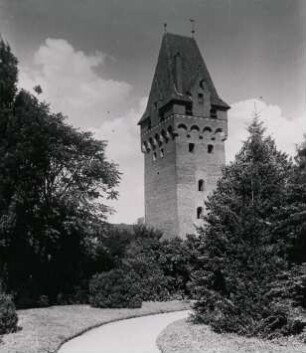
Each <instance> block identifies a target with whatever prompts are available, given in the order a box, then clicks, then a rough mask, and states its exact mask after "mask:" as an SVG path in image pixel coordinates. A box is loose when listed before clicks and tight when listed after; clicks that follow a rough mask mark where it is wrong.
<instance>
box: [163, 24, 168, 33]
mask: <svg viewBox="0 0 306 353" xmlns="http://www.w3.org/2000/svg"><path fill="white" fill-rule="evenodd" d="M167 26H168V24H167V22H165V23H164V32H165V33H167Z"/></svg>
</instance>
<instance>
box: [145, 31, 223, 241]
mask: <svg viewBox="0 0 306 353" xmlns="http://www.w3.org/2000/svg"><path fill="white" fill-rule="evenodd" d="M229 108H230V107H229V106H228V105H227V104H226V103H225V102H224V101H223V100H222V99H221V98H220V97H219V95H218V93H217V91H216V88H215V86H214V84H213V82H212V79H211V77H210V74H209V72H208V70H207V68H206V65H205V63H204V61H203V58H202V55H201V53H200V50H199V48H198V46H197V43H196V41H195V39H194V38H191V37H184V36H180V35H174V34H170V33H166V34H164V36H163V40H162V44H161V48H160V52H159V56H158V62H157V66H156V69H155V74H154V78H153V82H152V86H151V91H150V95H149V100H148V104H147V108H146V110H145V112H144V114H143V116H142V118H141V120H140V121H139V125H140V128H141V149H142V152H143V153H144V158H145V223H146V224H148V225H150V226H153V227H156V228H159V229H161V230H162V231H163V232H164V237H165V238H171V237H174V236H180V237H182V238H184V237H185V236H186V234H191V233H194V232H195V227H194V226H195V225H197V224H199V222H200V220H201V218H202V216H203V215H204V214H205V205H204V200H205V199H206V198H207V195H208V194H209V193H210V192H211V191H212V190H213V189H214V188H215V186H216V181H217V179H218V177H219V176H220V173H221V167H222V166H223V165H224V163H225V151H224V141H225V139H226V137H227V110H228V109H229Z"/></svg>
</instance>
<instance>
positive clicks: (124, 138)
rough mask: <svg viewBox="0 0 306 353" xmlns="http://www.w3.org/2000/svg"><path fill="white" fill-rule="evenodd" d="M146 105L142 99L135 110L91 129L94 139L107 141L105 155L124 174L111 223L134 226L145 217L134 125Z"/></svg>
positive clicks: (138, 139) (140, 163)
mask: <svg viewBox="0 0 306 353" xmlns="http://www.w3.org/2000/svg"><path fill="white" fill-rule="evenodd" d="M146 101H147V99H146V98H143V99H141V100H140V101H139V104H138V106H137V107H136V108H135V109H131V110H130V111H129V112H128V113H127V114H125V115H122V116H120V117H117V118H115V119H113V120H111V121H106V122H104V123H103V124H102V125H101V126H100V127H99V128H97V129H92V131H93V133H94V134H95V136H96V137H97V138H99V139H102V140H107V141H108V146H107V151H106V152H107V155H108V156H109V157H110V158H111V159H112V160H114V161H115V162H116V163H119V169H120V171H121V172H122V173H123V177H122V181H121V183H120V186H119V194H120V197H119V199H118V200H117V201H114V202H112V203H111V206H113V207H114V208H115V209H116V213H115V214H114V215H112V216H111V217H110V221H111V222H113V223H121V222H125V223H135V222H136V221H137V219H138V218H139V217H143V216H144V165H143V154H142V153H141V150H140V137H139V127H138V126H137V122H138V121H139V119H140V116H141V114H142V113H143V112H144V109H145V105H146Z"/></svg>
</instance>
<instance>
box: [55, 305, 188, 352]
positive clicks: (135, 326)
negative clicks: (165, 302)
mask: <svg viewBox="0 0 306 353" xmlns="http://www.w3.org/2000/svg"><path fill="white" fill-rule="evenodd" d="M188 314H189V311H187V310H185V311H178V312H173V313H166V314H157V315H149V316H143V317H139V318H133V319H127V320H121V321H117V322H113V323H109V324H105V325H103V326H100V327H98V328H95V329H92V330H90V331H88V332H86V333H84V334H82V335H81V336H78V337H76V338H74V339H72V340H70V341H68V342H66V343H65V344H64V345H63V346H62V347H61V348H60V350H59V351H58V353H85V352H86V353H158V352H160V351H159V349H158V348H157V345H156V339H157V336H158V335H159V334H160V332H161V331H162V330H163V329H165V328H166V327H167V326H168V325H169V324H170V323H172V322H174V321H176V320H181V319H184V318H187V316H188Z"/></svg>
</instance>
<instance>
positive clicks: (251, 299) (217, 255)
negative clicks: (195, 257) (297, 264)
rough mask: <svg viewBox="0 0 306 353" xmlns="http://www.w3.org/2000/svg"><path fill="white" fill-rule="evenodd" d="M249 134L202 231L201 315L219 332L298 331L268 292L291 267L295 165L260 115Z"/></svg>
mask: <svg viewBox="0 0 306 353" xmlns="http://www.w3.org/2000/svg"><path fill="white" fill-rule="evenodd" d="M248 131H249V137H248V139H247V140H246V141H245V142H244V144H243V146H242V149H241V151H240V152H239V153H238V154H237V156H236V159H235V161H234V162H233V163H231V164H230V165H229V166H227V167H225V169H224V170H223V175H222V177H221V179H220V180H219V182H218V184H217V188H216V190H215V192H214V193H213V195H212V196H211V197H210V198H209V199H208V202H207V210H208V213H207V215H206V217H205V222H206V224H205V225H204V226H203V227H201V228H200V230H199V232H200V240H201V244H200V247H199V252H200V256H199V261H200V262H201V266H200V270H199V271H197V272H196V273H195V275H194V281H193V290H194V293H195V295H196V296H197V298H198V300H197V302H196V304H195V319H196V320H198V321H201V322H205V323H209V324H211V325H212V326H213V328H214V329H216V330H217V331H232V332H238V333H241V334H251V335H252V334H265V333H267V334H270V333H271V332H272V331H274V330H277V329H280V330H283V329H284V327H286V329H284V330H287V331H286V332H287V333H293V332H295V331H299V330H300V329H301V328H300V326H299V324H297V326H296V325H295V323H293V324H292V322H290V320H289V318H288V315H287V312H286V310H281V309H277V308H276V306H273V296H272V298H271V296H269V294H271V283H272V282H273V281H274V280H275V278H276V276H277V275H278V273H280V272H281V271H285V270H287V269H288V268H289V267H290V259H289V252H290V251H289V249H291V248H292V244H293V239H292V234H286V232H284V231H283V228H282V227H281V226H280V225H281V224H282V216H283V213H282V211H281V210H282V209H284V208H286V205H287V192H288V181H289V179H290V172H291V169H292V164H291V163H290V161H289V160H288V158H287V156H286V155H285V154H283V153H281V152H279V151H277V149H276V147H275V144H274V141H273V140H272V139H271V138H270V137H265V136H264V129H263V127H262V124H261V123H260V122H259V121H258V119H257V118H255V119H254V121H253V123H252V124H251V125H250V127H249V129H248ZM274 309H275V310H274ZM269 320H270V321H269ZM263 322H264V325H263V324H262V323H263Z"/></svg>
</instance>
